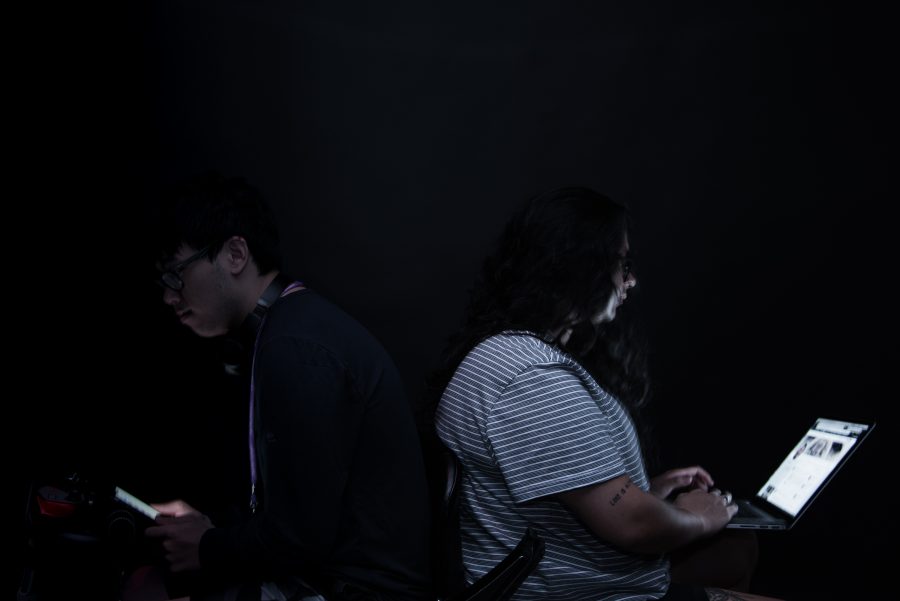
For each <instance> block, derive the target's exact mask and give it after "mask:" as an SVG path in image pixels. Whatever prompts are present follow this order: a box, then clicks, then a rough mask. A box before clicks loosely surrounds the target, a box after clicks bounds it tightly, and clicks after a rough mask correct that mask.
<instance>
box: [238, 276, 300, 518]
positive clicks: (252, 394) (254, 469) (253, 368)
mask: <svg viewBox="0 0 900 601" xmlns="http://www.w3.org/2000/svg"><path fill="white" fill-rule="evenodd" d="M303 288H304V286H303V282H292V283H291V284H289V285H288V286H287V287H286V288H285V289H284V290H283V291H282V293H281V295H280V296H279V297H278V298H284V297H285V296H287V295H288V294H290V293H292V292H295V291H297V290H303ZM265 323H266V317H265V316H263V318H262V321H261V322H260V324H259V331H258V332H257V334H256V340H255V341H254V342H253V358H252V362H251V364H250V512H251V513H256V480H257V467H256V436H255V435H254V434H253V423H254V421H255V420H254V417H253V414H254V413H255V406H256V394H255V387H254V385H253V382H254V381H255V379H256V349H257V348H258V346H259V335H260V334H261V333H262V329H263V325H265Z"/></svg>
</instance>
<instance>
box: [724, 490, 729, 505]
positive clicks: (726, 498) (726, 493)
mask: <svg viewBox="0 0 900 601" xmlns="http://www.w3.org/2000/svg"><path fill="white" fill-rule="evenodd" d="M722 496H723V497H725V504H726V505H731V493H730V492H724V493H722Z"/></svg>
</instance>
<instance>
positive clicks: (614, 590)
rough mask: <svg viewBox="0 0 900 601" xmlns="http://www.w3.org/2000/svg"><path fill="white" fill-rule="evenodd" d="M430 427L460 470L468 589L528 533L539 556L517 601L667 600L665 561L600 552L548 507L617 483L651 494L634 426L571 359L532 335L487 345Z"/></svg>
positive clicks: (463, 370) (567, 516) (600, 546)
mask: <svg viewBox="0 0 900 601" xmlns="http://www.w3.org/2000/svg"><path fill="white" fill-rule="evenodd" d="M436 422H437V431H438V434H439V436H440V438H441V440H443V442H444V444H445V445H447V447H448V448H450V449H451V450H452V451H453V452H454V453H455V454H456V456H457V457H459V460H460V462H461V464H462V466H463V478H462V488H461V495H462V497H461V503H460V527H461V530H462V538H463V560H464V563H465V568H466V575H467V578H468V579H469V581H470V582H472V581H474V580H475V579H477V578H478V577H480V576H481V575H483V574H484V573H486V572H487V571H488V570H489V569H491V568H492V567H493V566H495V565H496V564H497V563H498V562H500V561H501V560H502V559H503V558H504V557H505V556H506V555H507V554H508V553H509V551H511V550H512V549H513V548H514V547H515V545H516V543H517V542H518V541H519V539H520V538H521V537H522V535H523V534H524V532H525V529H526V527H528V526H531V527H533V528H535V530H537V532H538V533H539V534H540V535H541V536H542V537H543V538H544V539H545V542H546V552H545V555H544V559H543V560H542V561H541V563H540V564H539V565H538V567H537V569H536V570H535V572H534V573H533V574H532V575H531V576H529V578H528V579H527V580H526V581H525V582H524V583H523V584H522V586H521V587H520V588H519V590H518V592H517V594H516V596H515V597H514V599H515V600H516V601H519V600H526V599H542V600H548V601H556V600H559V601H562V600H570V599H571V600H575V599H579V600H581V599H603V600H604V601H607V600H608V601H613V600H626V599H628V600H643V599H658V598H660V597H662V596H663V595H664V594H665V592H666V589H667V588H668V581H669V576H668V573H669V572H668V562H667V560H665V559H664V558H662V557H658V556H652V557H648V556H643V555H635V554H631V553H625V552H623V551H621V550H619V549H616V548H614V547H612V546H610V545H607V544H605V543H604V542H603V541H601V540H599V539H598V538H597V537H595V536H594V535H593V534H591V533H590V532H589V531H588V530H587V529H586V528H585V527H584V526H583V525H582V524H581V523H580V522H579V521H578V520H577V519H576V518H575V517H574V516H573V515H572V514H571V513H570V512H569V511H568V510H567V509H566V508H565V507H563V506H562V505H561V504H560V503H559V502H557V501H555V500H554V499H553V498H552V495H554V494H556V493H559V492H563V491H566V490H571V489H574V488H579V487H582V486H586V485H589V484H595V483H598V482H603V481H606V480H609V479H611V478H614V477H617V476H620V475H622V474H628V476H629V477H630V478H631V480H633V481H634V482H635V484H637V485H638V486H640V487H641V488H642V489H644V490H647V489H648V486H649V483H648V479H647V473H646V470H645V469H644V464H643V459H642V457H641V453H640V447H639V444H638V440H637V436H636V434H635V431H634V426H633V424H632V422H631V419H630V418H629V416H628V414H627V413H626V411H625V410H624V409H623V408H622V406H621V405H620V404H619V402H618V401H617V400H616V399H615V397H613V396H612V395H610V394H608V393H607V392H606V391H604V390H603V389H602V388H600V386H599V385H598V384H597V383H596V381H595V380H594V379H593V378H592V377H591V376H590V375H589V374H588V373H587V371H586V370H585V369H584V368H583V367H582V366H581V365H579V364H578V363H577V362H576V361H575V360H574V359H573V358H572V357H570V356H569V355H567V354H565V353H563V352H561V351H560V350H559V349H557V348H555V347H553V346H551V345H549V344H547V343H546V342H544V341H542V340H541V339H540V338H538V337H537V336H535V335H532V334H529V333H524V332H505V333H502V334H499V335H496V336H492V337H491V338H488V339H486V340H484V341H483V342H481V343H480V344H478V345H477V346H476V347H475V348H474V349H473V350H472V351H470V352H469V354H468V355H467V356H466V358H465V359H464V360H463V361H462V363H461V364H460V366H459V367H458V368H457V370H456V372H455V374H454V375H453V378H452V379H451V380H450V383H449V384H448V386H447V389H446V390H445V391H444V394H443V396H442V398H441V402H440V404H439V407H438V411H437V416H436Z"/></svg>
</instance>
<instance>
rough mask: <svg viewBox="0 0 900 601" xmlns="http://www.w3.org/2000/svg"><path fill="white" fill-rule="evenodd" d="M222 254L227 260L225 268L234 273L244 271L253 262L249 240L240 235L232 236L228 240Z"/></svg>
mask: <svg viewBox="0 0 900 601" xmlns="http://www.w3.org/2000/svg"><path fill="white" fill-rule="evenodd" d="M220 256H221V257H222V258H223V259H224V261H225V269H227V270H228V272H229V273H231V274H233V275H238V274H239V273H241V272H242V271H244V269H246V268H247V266H248V265H249V264H250V262H251V258H250V249H249V248H248V247H247V241H246V240H244V239H243V238H242V237H240V236H232V237H231V238H229V239H228V240H226V241H225V244H224V245H223V246H222V252H221V253H220Z"/></svg>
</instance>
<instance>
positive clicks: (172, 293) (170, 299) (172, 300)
mask: <svg viewBox="0 0 900 601" xmlns="http://www.w3.org/2000/svg"><path fill="white" fill-rule="evenodd" d="M180 299H181V294H179V293H178V292H177V291H176V290H172V289H171V288H169V287H168V286H166V287H164V288H163V302H164V303H165V304H167V305H169V306H170V307H174V306H175V305H177V304H178V301H179V300H180Z"/></svg>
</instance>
